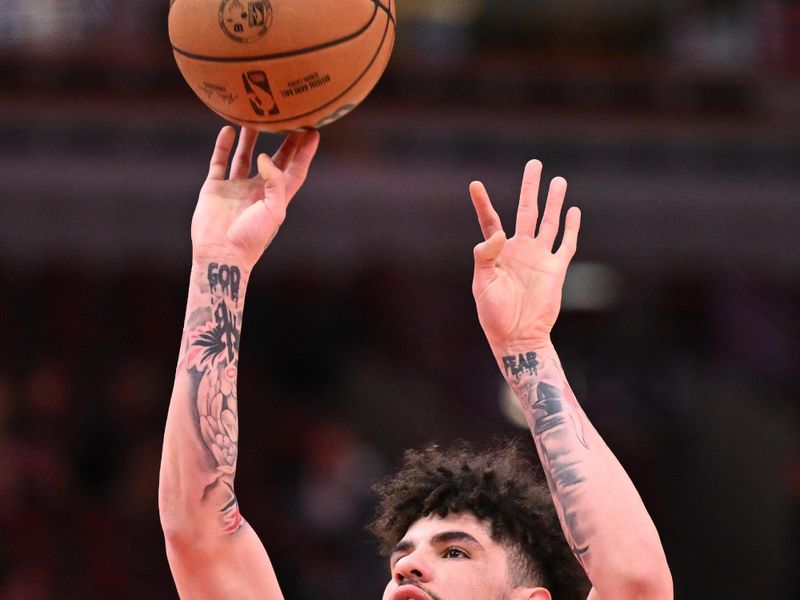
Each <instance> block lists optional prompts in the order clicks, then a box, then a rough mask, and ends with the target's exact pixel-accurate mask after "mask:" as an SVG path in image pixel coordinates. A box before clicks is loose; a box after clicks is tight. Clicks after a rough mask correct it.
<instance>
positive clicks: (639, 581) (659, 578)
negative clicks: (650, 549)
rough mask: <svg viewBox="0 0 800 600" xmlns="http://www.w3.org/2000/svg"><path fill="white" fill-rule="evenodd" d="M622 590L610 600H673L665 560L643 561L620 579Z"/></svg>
mask: <svg viewBox="0 0 800 600" xmlns="http://www.w3.org/2000/svg"><path fill="white" fill-rule="evenodd" d="M619 581H620V584H621V585H620V586H619V587H621V588H622V589H621V590H620V591H619V593H617V594H613V595H611V596H610V597H612V598H624V599H625V600H673V598H674V592H673V585H672V574H671V573H670V570H669V565H667V561H666V559H665V558H663V556H662V557H660V559H654V560H650V561H643V562H641V563H639V564H638V565H635V566H634V567H633V568H632V569H631V570H629V571H627V572H626V573H625V574H624V575H623V576H622V577H620V580H619Z"/></svg>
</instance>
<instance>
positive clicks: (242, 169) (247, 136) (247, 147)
mask: <svg viewBox="0 0 800 600" xmlns="http://www.w3.org/2000/svg"><path fill="white" fill-rule="evenodd" d="M257 139H258V132H257V131H256V130H254V129H248V128H247V127H242V129H241V130H240V132H239V143H238V144H237V145H236V152H235V153H234V155H233V162H232V163H231V174H230V178H231V179H240V178H242V179H243V178H247V177H250V170H251V169H252V168H253V148H255V145H256V140H257Z"/></svg>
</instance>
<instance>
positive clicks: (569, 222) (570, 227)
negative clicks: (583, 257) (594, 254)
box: [556, 206, 581, 262]
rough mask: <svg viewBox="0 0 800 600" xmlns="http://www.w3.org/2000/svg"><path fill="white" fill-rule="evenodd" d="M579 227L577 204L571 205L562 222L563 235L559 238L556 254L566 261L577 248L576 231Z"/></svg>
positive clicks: (579, 212)
mask: <svg viewBox="0 0 800 600" xmlns="http://www.w3.org/2000/svg"><path fill="white" fill-rule="evenodd" d="M580 229H581V210H580V209H579V208H578V207H577V206H573V207H571V208H570V209H569V210H568V211H567V218H566V220H565V224H564V237H563V238H562V240H561V246H559V248H558V251H557V252H556V256H560V257H562V258H564V259H565V260H566V261H567V262H569V261H570V260H572V257H573V256H575V251H576V250H577V249H578V232H579V231H580Z"/></svg>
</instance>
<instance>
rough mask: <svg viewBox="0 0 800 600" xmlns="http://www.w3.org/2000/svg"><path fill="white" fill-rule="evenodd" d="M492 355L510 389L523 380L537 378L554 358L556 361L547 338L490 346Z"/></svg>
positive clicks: (554, 351)
mask: <svg viewBox="0 0 800 600" xmlns="http://www.w3.org/2000/svg"><path fill="white" fill-rule="evenodd" d="M492 353H493V354H494V357H495V360H496V361H497V366H498V367H499V369H500V372H501V373H502V375H503V377H504V378H505V379H506V381H507V382H508V383H509V384H510V385H511V386H512V387H514V386H515V385H516V384H519V383H520V382H521V381H522V380H524V379H528V378H530V377H534V378H537V377H539V376H540V375H541V372H542V368H543V367H544V365H545V364H546V363H547V362H549V361H550V360H551V359H552V358H554V357H556V359H557V355H556V350H555V347H554V346H553V344H552V342H551V341H550V340H549V338H548V339H536V340H524V341H523V340H520V341H516V342H513V343H506V344H496V345H493V346H492Z"/></svg>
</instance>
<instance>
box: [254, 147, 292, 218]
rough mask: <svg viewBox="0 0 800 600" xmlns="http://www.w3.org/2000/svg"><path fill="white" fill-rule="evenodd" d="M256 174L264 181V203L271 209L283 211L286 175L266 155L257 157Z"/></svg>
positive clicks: (286, 202)
mask: <svg viewBox="0 0 800 600" xmlns="http://www.w3.org/2000/svg"><path fill="white" fill-rule="evenodd" d="M258 174H259V175H260V176H261V179H263V180H264V202H265V203H266V204H267V205H268V206H269V207H270V208H273V209H277V210H285V209H286V205H287V204H289V202H288V201H287V199H286V175H285V174H284V172H283V171H281V170H280V169H279V168H278V167H277V166H275V163H273V162H272V159H270V157H269V156H267V155H266V154H259V155H258Z"/></svg>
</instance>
